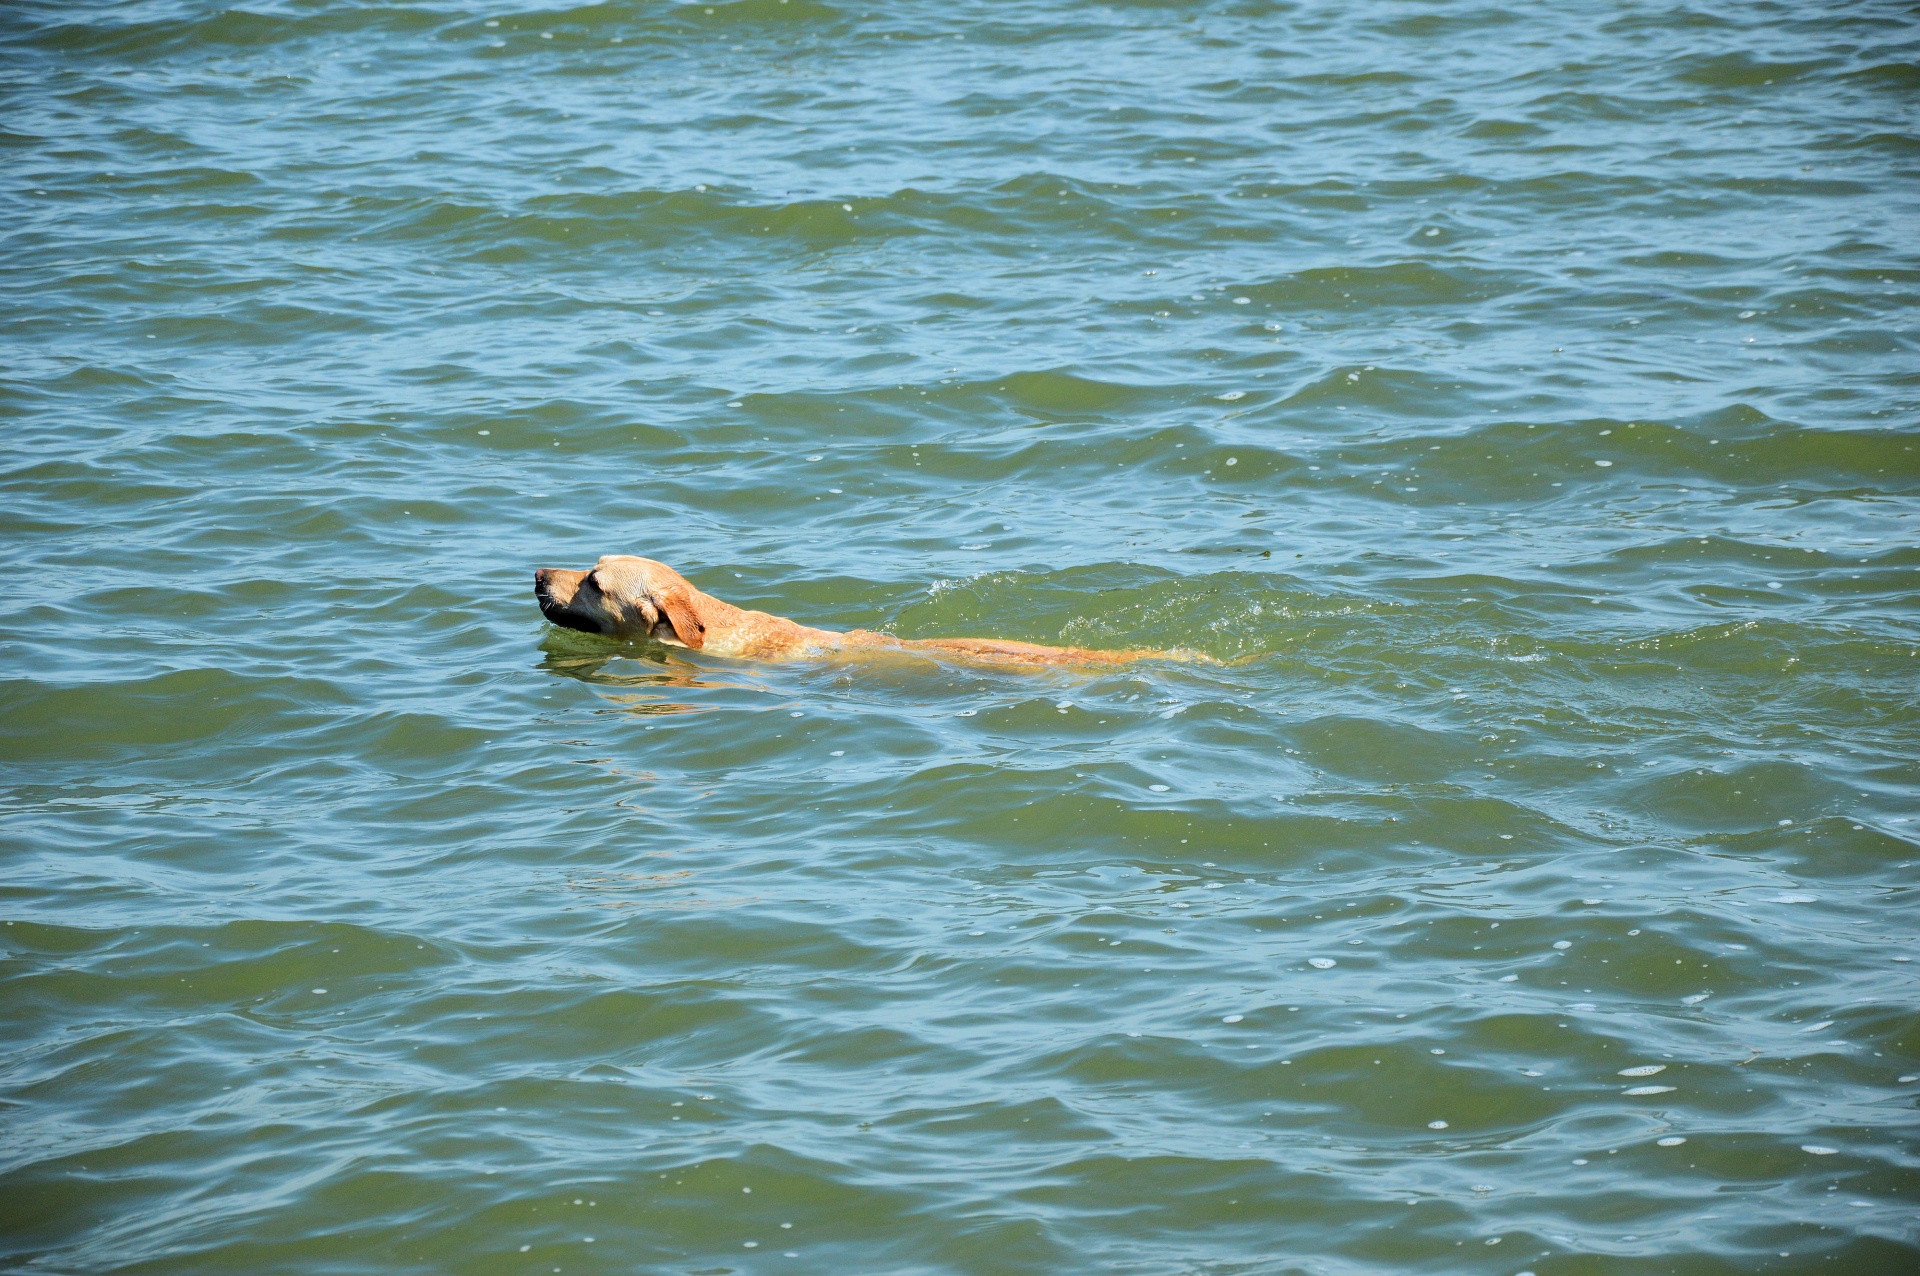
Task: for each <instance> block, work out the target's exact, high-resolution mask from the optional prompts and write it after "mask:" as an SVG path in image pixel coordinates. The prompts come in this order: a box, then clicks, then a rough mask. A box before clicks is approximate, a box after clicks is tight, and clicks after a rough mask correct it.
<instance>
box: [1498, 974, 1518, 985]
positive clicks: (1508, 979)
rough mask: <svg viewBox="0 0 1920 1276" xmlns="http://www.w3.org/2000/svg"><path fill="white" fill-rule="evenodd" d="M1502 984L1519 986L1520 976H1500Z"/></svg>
mask: <svg viewBox="0 0 1920 1276" xmlns="http://www.w3.org/2000/svg"><path fill="white" fill-rule="evenodd" d="M1500 982H1501V983H1503V984H1517V983H1519V982H1520V976H1518V975H1502V976H1500Z"/></svg>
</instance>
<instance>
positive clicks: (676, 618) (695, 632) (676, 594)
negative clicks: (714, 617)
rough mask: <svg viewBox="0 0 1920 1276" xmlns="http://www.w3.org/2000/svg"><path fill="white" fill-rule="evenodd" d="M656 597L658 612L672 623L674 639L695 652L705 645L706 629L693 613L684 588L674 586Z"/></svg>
mask: <svg viewBox="0 0 1920 1276" xmlns="http://www.w3.org/2000/svg"><path fill="white" fill-rule="evenodd" d="M656 597H657V598H658V599H659V601H660V610H661V611H663V612H665V613H666V616H667V619H668V620H669V621H671V622H672V623H673V633H674V636H675V637H676V638H678V639H679V640H680V641H681V642H684V643H685V644H687V646H689V647H691V648H693V649H694V650H695V651H698V650H700V649H701V648H702V647H704V646H706V645H707V627H706V625H705V624H703V623H702V622H701V620H700V617H699V616H698V615H697V614H696V613H695V612H694V609H693V599H692V598H691V597H689V596H688V591H687V590H686V589H685V588H682V587H680V586H677V585H676V586H674V587H673V588H671V589H669V590H667V591H666V592H664V593H662V594H659V595H656Z"/></svg>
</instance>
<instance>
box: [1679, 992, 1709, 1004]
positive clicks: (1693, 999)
mask: <svg viewBox="0 0 1920 1276" xmlns="http://www.w3.org/2000/svg"><path fill="white" fill-rule="evenodd" d="M1711 996H1713V994H1712V993H1710V992H1696V993H1694V994H1692V995H1691V996H1687V997H1682V998H1681V999H1680V1004H1681V1005H1683V1006H1697V1005H1699V1004H1700V1003H1701V1002H1703V1001H1705V1000H1706V999H1707V998H1709V997H1711Z"/></svg>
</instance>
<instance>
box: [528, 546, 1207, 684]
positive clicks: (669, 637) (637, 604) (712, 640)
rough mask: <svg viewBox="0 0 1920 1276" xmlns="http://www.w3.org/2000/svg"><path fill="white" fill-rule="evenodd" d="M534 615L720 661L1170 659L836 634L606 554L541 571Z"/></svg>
mask: <svg viewBox="0 0 1920 1276" xmlns="http://www.w3.org/2000/svg"><path fill="white" fill-rule="evenodd" d="M533 594H534V598H535V599H536V600H537V601H538V602H539V604H540V611H541V612H542V614H544V615H545V616H546V618H547V619H548V620H550V621H552V622H553V623H554V624H556V625H562V626H564V627H566V628H568V629H579V630H583V631H585V632H587V633H596V634H606V635H608V636H609V637H614V638H651V639H653V640H654V641H656V642H663V643H668V644H671V645H673V646H679V647H688V648H691V649H692V650H694V651H703V652H707V653H709V654H711V655H716V656H733V657H737V658H741V659H748V660H800V659H806V658H809V657H819V656H827V655H831V654H834V653H836V652H845V651H874V652H880V651H918V652H926V653H929V654H935V655H941V656H946V657H950V658H954V659H959V660H966V661H971V662H974V663H979V664H996V665H1124V664H1129V663H1131V662H1132V661H1135V660H1143V659H1148V658H1160V659H1176V660H1178V659H1188V658H1190V657H1187V656H1185V655H1183V654H1182V653H1178V652H1166V651H1095V650H1092V649H1090V648H1086V647H1047V646H1042V645H1041V644H1039V643H1031V642H1010V641H1005V640H1002V639H997V638H917V639H916V638H895V637H893V636H892V635H890V634H877V633H874V632H872V631H871V630H866V629H851V630H848V631H846V632H845V633H839V632H836V631H834V630H831V629H814V628H811V627H810V626H807V625H802V624H797V623H795V622H794V621H791V620H788V619H787V618H786V617H784V616H774V615H770V614H768V613H767V612H764V611H747V610H744V609H742V608H739V607H735V606H734V605H733V604H731V603H725V602H722V601H720V600H719V599H718V598H715V597H714V596H713V595H712V594H707V593H702V592H701V591H700V590H698V589H696V588H694V586H693V584H692V582H690V581H689V580H687V578H686V577H684V576H682V575H681V574H680V573H679V572H677V571H675V570H673V568H671V567H668V566H667V565H666V564H665V563H658V562H655V561H654V560H653V559H651V558H637V557H635V556H633V555H631V554H609V555H607V556H606V557H604V558H602V559H601V560H600V561H599V562H597V563H595V564H594V565H593V566H592V567H591V568H590V569H588V570H587V571H583V572H582V571H570V570H568V569H566V568H564V567H543V568H541V569H540V570H539V571H536V572H535V573H534V574H533Z"/></svg>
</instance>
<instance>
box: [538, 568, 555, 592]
mask: <svg viewBox="0 0 1920 1276" xmlns="http://www.w3.org/2000/svg"><path fill="white" fill-rule="evenodd" d="M551 575H553V568H551V567H541V568H537V569H535V571H534V573H533V592H534V593H536V594H544V593H546V592H547V578H548V577H549V576H551Z"/></svg>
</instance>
